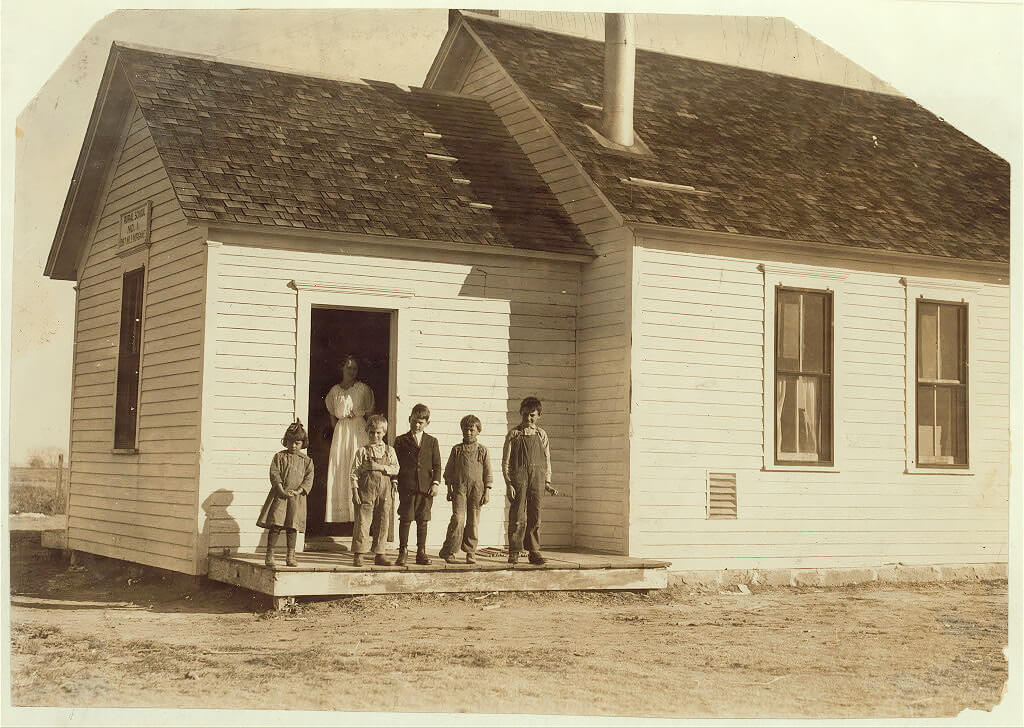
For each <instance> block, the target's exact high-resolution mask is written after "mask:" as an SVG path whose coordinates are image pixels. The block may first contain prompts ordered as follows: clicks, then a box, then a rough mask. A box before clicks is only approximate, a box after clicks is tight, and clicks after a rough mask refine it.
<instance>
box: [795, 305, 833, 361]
mask: <svg viewBox="0 0 1024 728" xmlns="http://www.w3.org/2000/svg"><path fill="white" fill-rule="evenodd" d="M802 298H803V304H804V336H803V344H804V345H803V355H804V357H803V362H802V364H801V367H800V371H802V372H824V371H826V369H825V366H826V360H827V358H828V357H827V354H826V352H825V296H824V295H821V294H817V293H804V294H803V295H802Z"/></svg>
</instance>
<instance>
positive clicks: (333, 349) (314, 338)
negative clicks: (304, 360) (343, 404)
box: [306, 306, 393, 536]
mask: <svg viewBox="0 0 1024 728" xmlns="http://www.w3.org/2000/svg"><path fill="white" fill-rule="evenodd" d="M392 317H393V313H392V312H391V311H368V310H357V309H345V308H327V307H321V308H318V307H315V306H314V307H312V308H311V310H310V332H309V333H310V336H309V390H308V391H309V409H308V410H307V412H308V413H309V414H308V420H309V421H308V422H307V427H308V431H309V449H308V450H307V452H308V454H309V456H310V457H311V458H312V459H313V467H314V471H313V489H312V491H310V494H309V497H308V499H307V516H306V531H307V534H308V535H310V536H351V535H352V523H351V522H347V523H325V522H324V515H325V513H326V509H327V461H328V457H329V455H330V450H331V437H332V435H333V429H332V427H331V418H330V415H329V414H328V412H327V409H326V407H325V406H324V398H325V397H326V396H327V392H328V391H330V389H331V387H332V386H334V385H335V384H337V383H338V382H339V381H340V379H341V375H340V373H339V371H338V363H339V362H340V361H341V359H342V357H344V356H345V355H346V354H352V355H353V356H355V358H356V360H357V361H358V362H359V379H360V381H362V382H365V383H366V385H367V386H369V387H370V389H371V390H373V398H374V409H375V412H376V413H378V414H383V415H386V416H388V415H389V414H390V411H391V409H392V408H391V398H392V394H393V393H392V391H391V388H392V381H393V379H392V361H391V358H392V353H391V352H392V343H393V342H392V340H391V339H392V335H391V331H392ZM389 419H390V417H389ZM392 426H393V425H392Z"/></svg>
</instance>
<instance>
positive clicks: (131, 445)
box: [111, 265, 148, 454]
mask: <svg viewBox="0 0 1024 728" xmlns="http://www.w3.org/2000/svg"><path fill="white" fill-rule="evenodd" d="M146 273H147V268H146V266H145V265H137V266H127V265H126V266H125V269H124V270H122V272H121V308H120V321H119V323H118V332H117V358H116V366H115V367H114V404H113V407H114V417H113V432H112V438H111V439H112V442H113V446H112V452H113V453H115V454H135V453H137V452H138V445H139V419H140V418H139V405H140V399H141V393H142V343H143V336H144V332H145V310H146V283H147V279H148V276H147V275H146ZM132 275H137V276H139V278H140V280H139V290H138V294H137V305H138V312H139V320H138V341H137V345H138V351H137V352H135V357H136V372H137V374H136V381H135V392H134V394H135V402H134V403H135V415H134V423H133V426H132V428H131V429H132V433H131V441H130V442H125V441H119V440H118V434H119V433H118V430H119V424H120V419H121V417H122V416H124V415H123V414H122V413H123V411H124V410H122V408H121V400H120V391H121V390H120V386H119V385H120V383H121V371H122V357H124V353H123V351H122V347H123V345H124V340H125V315H126V308H125V297H124V296H125V284H126V283H127V281H128V277H129V276H132ZM129 403H130V400H129Z"/></svg>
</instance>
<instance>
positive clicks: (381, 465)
mask: <svg viewBox="0 0 1024 728" xmlns="http://www.w3.org/2000/svg"><path fill="white" fill-rule="evenodd" d="M387 431H388V421H387V419H386V418H384V417H382V416H381V415H372V416H371V417H370V418H369V419H368V420H367V421H366V434H368V435H369V436H370V443H369V444H368V445H363V446H362V447H361V448H359V449H358V450H356V456H355V459H354V460H353V461H352V505H353V506H355V522H354V523H353V524H352V565H353V566H362V565H363V554H364V553H365V552H366V551H367V550H371V549H367V548H366V546H367V544H366V542H367V541H368V540H369V539H370V534H371V533H372V534H373V545H372V551H373V554H374V557H373V563H374V564H376V565H377V566H391V562H390V561H388V559H387V557H386V556H384V548H385V547H384V542H385V539H386V538H387V531H388V514H390V513H391V509H392V507H393V505H392V504H393V503H394V493H393V492H392V488H393V486H392V484H391V479H392V478H393V477H394V476H396V475H398V456H397V455H396V454H395V449H394V448H393V447H391V446H390V445H388V444H387V443H386V442H384V436H385V435H386V434H387Z"/></svg>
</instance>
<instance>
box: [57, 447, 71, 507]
mask: <svg viewBox="0 0 1024 728" xmlns="http://www.w3.org/2000/svg"><path fill="white" fill-rule="evenodd" d="M57 499H58V502H59V504H60V505H61V507H62V508H63V509H64V512H65V513H67V512H68V504H67V500H65V498H64V453H60V454H59V455H57Z"/></svg>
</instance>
